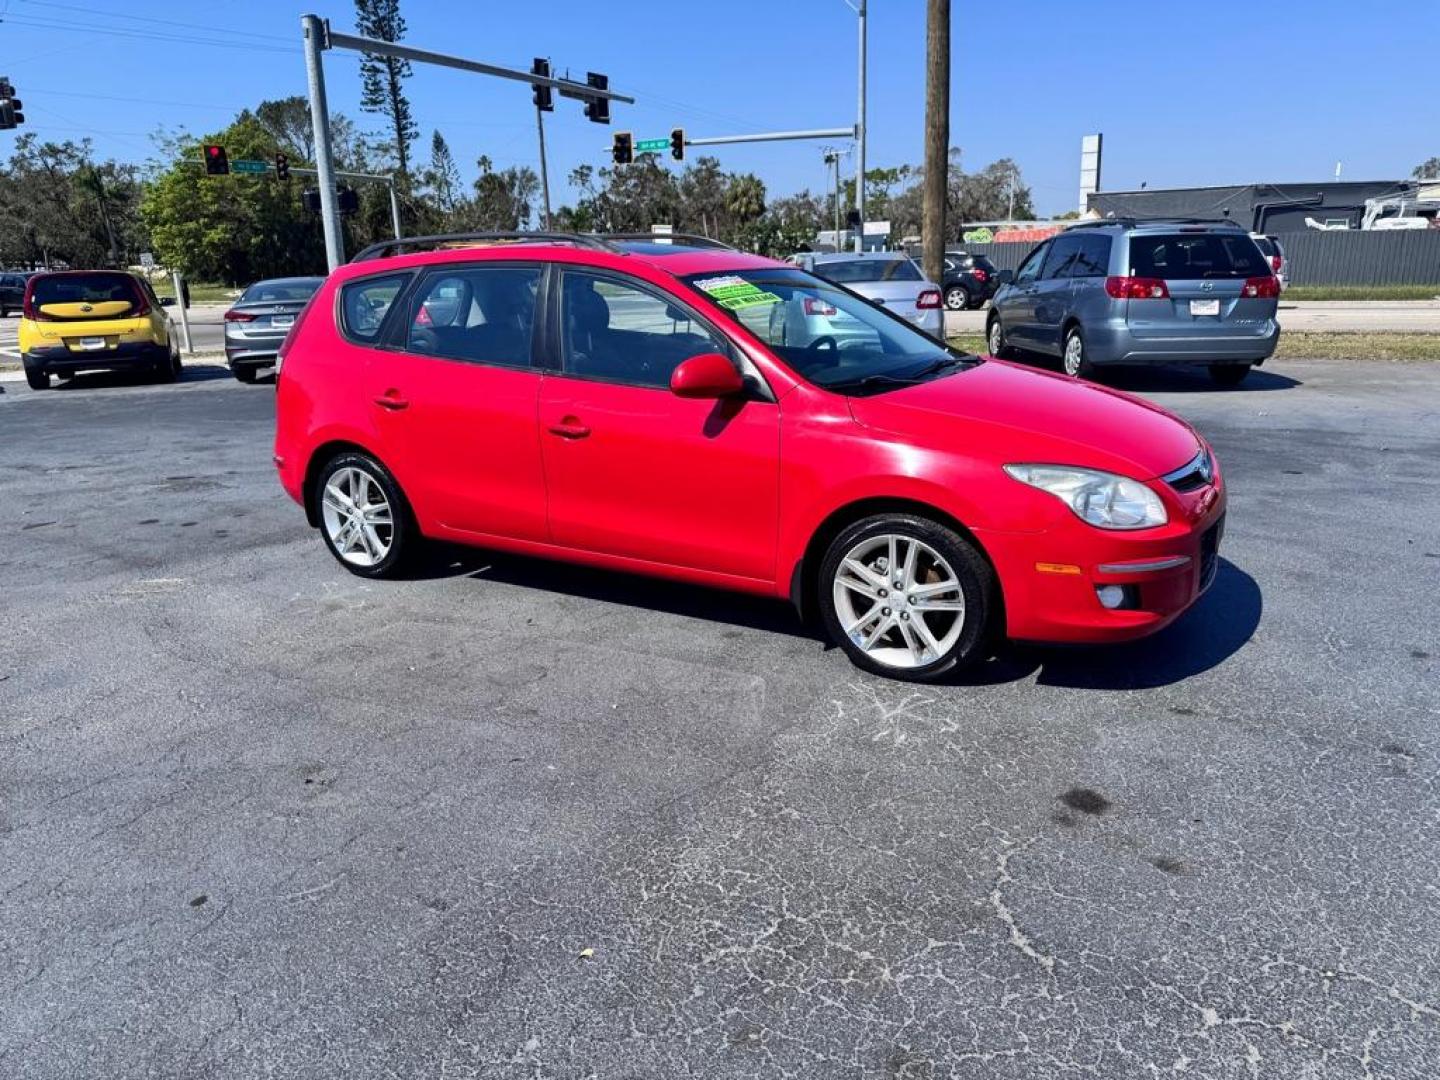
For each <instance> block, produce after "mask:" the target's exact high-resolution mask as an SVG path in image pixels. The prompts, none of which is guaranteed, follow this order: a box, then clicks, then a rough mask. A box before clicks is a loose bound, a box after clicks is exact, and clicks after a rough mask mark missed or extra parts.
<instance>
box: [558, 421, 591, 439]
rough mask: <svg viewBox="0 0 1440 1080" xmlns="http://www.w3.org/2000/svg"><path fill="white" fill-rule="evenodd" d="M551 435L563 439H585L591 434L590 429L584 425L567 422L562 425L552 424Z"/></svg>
mask: <svg viewBox="0 0 1440 1080" xmlns="http://www.w3.org/2000/svg"><path fill="white" fill-rule="evenodd" d="M550 434H551V435H559V436H560V438H562V439H583V438H585V436H587V435H589V434H590V429H589V428H588V427H586V426H585V425H584V424H577V423H575V422H573V421H565V422H564V423H560V424H551V425H550Z"/></svg>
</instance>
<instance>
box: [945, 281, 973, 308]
mask: <svg viewBox="0 0 1440 1080" xmlns="http://www.w3.org/2000/svg"><path fill="white" fill-rule="evenodd" d="M969 304H970V296H969V294H968V293H966V291H965V290H964V289H963V288H961V287H960V286H959V285H952V286H950V288H948V289H946V290H945V306H946V307H947V308H949V309H950V310H951V311H964V310H965V308H966V307H968V306H969Z"/></svg>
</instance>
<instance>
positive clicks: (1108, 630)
mask: <svg viewBox="0 0 1440 1080" xmlns="http://www.w3.org/2000/svg"><path fill="white" fill-rule="evenodd" d="M1167 501H1168V500H1167ZM1186 502H1187V503H1189V505H1188V507H1187V508H1186V511H1185V513H1184V515H1183V517H1182V516H1178V515H1177V513H1176V511H1175V509H1174V508H1173V507H1172V508H1171V520H1170V522H1169V524H1166V525H1163V526H1160V527H1158V528H1154V529H1143V530H1137V531H1135V532H1120V531H1107V530H1103V529H1097V528H1094V527H1093V526H1090V525H1087V524H1086V523H1085V522H1083V521H1081V520H1080V519H1079V518H1076V517H1074V516H1073V515H1071V516H1070V518H1071V519H1070V520H1069V521H1066V522H1064V523H1063V524H1061V525H1058V526H1056V527H1055V528H1052V529H1049V530H1047V531H1045V532H1038V533H1008V534H1005V535H1003V536H999V535H995V536H992V537H986V536H984V535H979V534H977V536H978V538H979V539H980V541H981V543H982V544H984V546H985V548H986V551H987V553H988V554H989V555H990V558H991V561H992V562H993V563H994V565H995V570H996V573H997V574H998V575H999V578H1000V585H1001V589H1002V591H1003V593H1004V597H1005V619H1006V633H1007V636H1009V637H1011V638H1016V639H1020V640H1027V641H1055V642H1094V643H1104V642H1118V641H1132V640H1134V639H1136V638H1141V637H1145V636H1147V635H1149V634H1153V633H1155V632H1156V631H1157V630H1160V629H1163V628H1164V627H1166V626H1168V625H1169V624H1170V623H1172V622H1174V621H1175V620H1176V619H1177V618H1179V617H1180V616H1181V615H1182V614H1184V613H1185V611H1186V610H1187V609H1188V608H1189V607H1190V606H1191V605H1193V604H1194V603H1195V601H1196V600H1198V599H1199V598H1200V597H1201V596H1202V595H1203V594H1204V592H1205V590H1206V589H1208V588H1209V587H1210V585H1211V583H1212V582H1213V581H1214V580H1215V576H1216V573H1217V571H1218V569H1219V547H1220V540H1221V537H1222V535H1223V533H1224V527H1225V503H1226V499H1225V492H1224V489H1223V487H1221V486H1220V485H1219V484H1217V485H1215V486H1213V487H1210V488H1207V489H1205V491H1203V492H1199V493H1196V498H1195V499H1194V500H1193V501H1192V500H1189V499H1187V500H1186ZM1102 585H1126V586H1131V589H1130V590H1128V592H1129V594H1130V595H1131V596H1132V597H1134V603H1133V607H1129V608H1128V609H1123V608H1122V609H1112V608H1106V607H1105V606H1104V605H1102V604H1101V603H1100V599H1099V596H1098V595H1097V592H1096V590H1097V589H1098V588H1099V587H1100V586H1102Z"/></svg>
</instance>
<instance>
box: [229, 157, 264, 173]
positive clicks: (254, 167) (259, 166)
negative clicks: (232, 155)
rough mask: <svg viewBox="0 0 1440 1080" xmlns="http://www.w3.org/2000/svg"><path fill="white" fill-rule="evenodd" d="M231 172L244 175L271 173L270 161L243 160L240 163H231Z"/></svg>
mask: <svg viewBox="0 0 1440 1080" xmlns="http://www.w3.org/2000/svg"><path fill="white" fill-rule="evenodd" d="M230 171H231V172H243V173H264V172H269V171H270V163H269V162H268V161H245V160H243V159H242V160H240V161H232V162H230Z"/></svg>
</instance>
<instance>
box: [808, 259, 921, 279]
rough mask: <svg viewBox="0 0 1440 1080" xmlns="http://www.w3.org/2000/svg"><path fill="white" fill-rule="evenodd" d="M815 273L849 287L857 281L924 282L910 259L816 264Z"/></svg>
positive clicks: (851, 260)
mask: <svg viewBox="0 0 1440 1080" xmlns="http://www.w3.org/2000/svg"><path fill="white" fill-rule="evenodd" d="M815 273H816V274H818V275H819V276H820V277H823V278H826V279H827V280H829V281H834V282H837V283H838V284H841V285H848V284H850V283H851V282H856V281H924V280H925V279H924V278H923V277H921V276H920V270H919V268H918V267H916V265H915V264H914V263H913V262H911V261H910V260H909V259H850V260H848V261H846V262H823V263H816V264H815Z"/></svg>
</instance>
